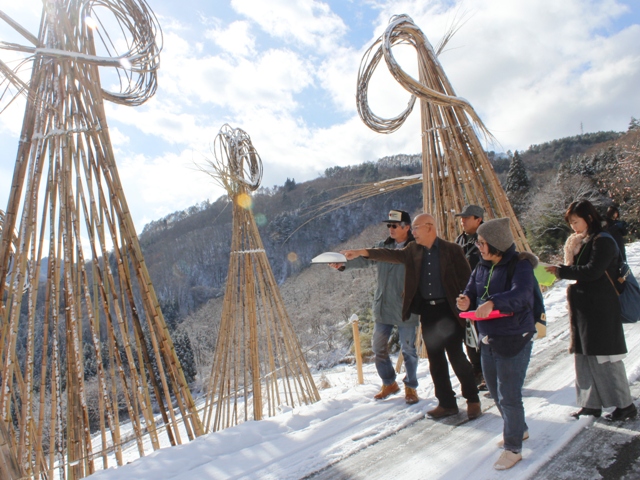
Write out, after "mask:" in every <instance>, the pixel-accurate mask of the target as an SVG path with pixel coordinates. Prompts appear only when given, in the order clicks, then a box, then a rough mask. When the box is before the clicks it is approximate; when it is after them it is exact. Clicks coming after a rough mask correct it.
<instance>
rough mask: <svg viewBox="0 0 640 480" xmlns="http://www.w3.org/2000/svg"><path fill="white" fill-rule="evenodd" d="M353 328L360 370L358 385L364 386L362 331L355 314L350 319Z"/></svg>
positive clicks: (354, 344)
mask: <svg viewBox="0 0 640 480" xmlns="http://www.w3.org/2000/svg"><path fill="white" fill-rule="evenodd" d="M349 321H350V322H351V328H352V329H353V347H354V350H355V354H356V369H357V370H358V384H360V385H363V384H364V376H363V375H362V352H361V350H360V329H359V328H358V316H357V315H356V314H355V313H354V314H353V315H351V318H349Z"/></svg>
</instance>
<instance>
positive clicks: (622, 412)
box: [604, 403, 638, 422]
mask: <svg viewBox="0 0 640 480" xmlns="http://www.w3.org/2000/svg"><path fill="white" fill-rule="evenodd" d="M636 415H638V409H637V408H636V406H635V405H634V404H633V403H632V404H631V405H629V406H628V407H624V408H619V407H617V408H616V409H615V410H614V411H613V412H611V413H607V414H606V415H605V416H604V418H605V420H609V421H610V422H615V421H617V420H626V419H627V418H635V417H636Z"/></svg>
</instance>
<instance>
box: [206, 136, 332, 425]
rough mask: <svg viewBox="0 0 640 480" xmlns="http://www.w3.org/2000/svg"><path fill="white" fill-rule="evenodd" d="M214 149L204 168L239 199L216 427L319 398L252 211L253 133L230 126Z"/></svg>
mask: <svg viewBox="0 0 640 480" xmlns="http://www.w3.org/2000/svg"><path fill="white" fill-rule="evenodd" d="M213 153H214V159H213V160H208V161H207V163H208V168H207V169H206V170H205V169H204V168H203V171H205V172H206V173H208V174H209V175H211V176H212V177H213V178H214V179H215V181H216V182H217V183H218V184H220V185H221V186H222V187H223V188H224V189H225V190H226V191H227V193H228V194H229V198H230V199H231V201H232V202H233V236H232V240H231V259H230V261H229V273H228V277H227V288H226V292H225V297H224V305H223V311H222V319H221V321H220V329H219V334H218V340H217V345H216V351H215V355H214V361H213V368H212V371H211V378H210V380H209V388H208V395H207V401H206V404H205V409H204V420H203V423H204V427H205V429H207V430H209V429H211V430H212V431H217V430H222V429H224V428H227V427H230V426H233V425H236V424H238V423H240V422H241V421H247V420H251V419H253V420H260V419H262V418H263V417H264V416H272V415H275V414H276V410H277V408H278V407H279V406H280V405H288V406H291V407H293V406H295V405H301V404H309V403H313V402H315V401H317V400H319V398H320V396H319V394H318V390H317V388H316V386H315V383H314V382H313V377H312V376H311V373H310V372H309V368H308V366H307V364H306V362H305V359H304V356H303V353H302V350H301V349H300V344H299V342H298V338H297V336H296V334H295V332H294V331H293V328H292V326H291V322H290V320H289V317H288V315H287V312H286V310H285V307H284V302H283V300H282V297H281V295H280V291H279V289H278V286H277V284H276V281H275V278H274V276H273V272H272V271H271V267H270V265H269V260H268V259H267V255H266V253H265V251H264V246H263V244H262V240H261V238H260V234H259V232H258V227H257V225H256V222H255V220H254V217H253V214H252V212H251V197H250V196H249V193H250V192H252V191H254V190H256V189H257V188H258V187H259V185H260V180H261V178H262V161H261V160H260V156H259V155H258V153H257V152H256V150H255V148H254V147H253V145H252V144H251V139H250V138H249V135H247V133H245V132H244V131H243V130H241V129H232V128H231V127H229V126H228V125H224V126H223V127H222V128H221V130H220V133H218V135H217V136H216V139H215V141H214V146H213Z"/></svg>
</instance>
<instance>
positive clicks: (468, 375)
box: [420, 302, 480, 408]
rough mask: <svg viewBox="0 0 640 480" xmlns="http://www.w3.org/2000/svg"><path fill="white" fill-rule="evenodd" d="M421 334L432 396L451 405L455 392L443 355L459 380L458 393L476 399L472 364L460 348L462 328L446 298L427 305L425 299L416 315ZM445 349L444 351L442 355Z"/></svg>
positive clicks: (469, 399)
mask: <svg viewBox="0 0 640 480" xmlns="http://www.w3.org/2000/svg"><path fill="white" fill-rule="evenodd" d="M420 323H421V324H422V338H423V339H424V343H425V345H426V347H427V354H428V355H429V371H430V372H431V379H432V380H433V386H434V387H435V392H436V398H437V399H438V403H439V405H440V406H441V407H443V408H455V407H456V406H457V404H456V395H455V392H454V391H453V388H451V380H450V378H449V365H448V363H447V357H449V362H450V363H451V367H452V368H453V371H454V373H455V374H456V377H458V380H459V381H460V386H461V388H462V396H463V397H464V398H466V399H467V401H468V402H470V403H477V402H479V401H480V398H479V397H478V386H477V385H476V381H475V377H474V375H473V368H472V367H471V364H470V363H469V360H467V357H466V356H465V354H464V351H463V350H462V343H463V342H464V328H463V327H462V326H461V325H460V323H459V322H458V320H457V318H456V317H455V316H454V314H453V313H452V312H451V308H450V307H449V304H448V303H447V302H443V303H439V304H437V305H429V304H427V303H426V302H425V304H424V305H423V307H422V314H421V315H420ZM445 353H446V355H445Z"/></svg>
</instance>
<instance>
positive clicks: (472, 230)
mask: <svg viewBox="0 0 640 480" xmlns="http://www.w3.org/2000/svg"><path fill="white" fill-rule="evenodd" d="M456 217H460V225H461V226H462V233H461V234H460V235H458V238H456V243H457V244H458V245H460V246H461V247H462V250H463V251H464V256H465V257H467V261H468V262H469V265H470V266H471V270H473V269H474V268H476V265H477V264H478V261H479V260H480V250H478V247H477V245H476V242H477V241H478V233H477V230H478V227H479V226H480V225H481V224H482V219H483V218H484V209H483V208H482V207H479V206H478V205H465V206H464V208H463V209H462V211H461V212H460V213H456Z"/></svg>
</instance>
